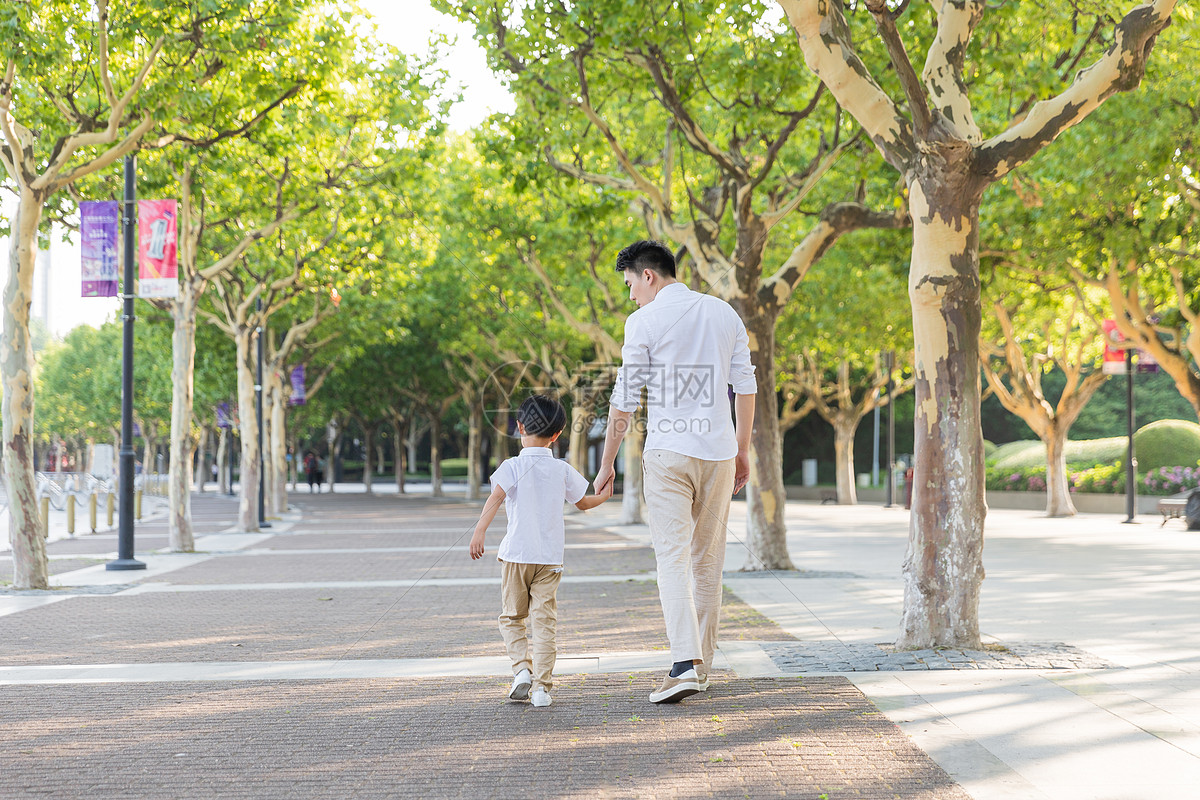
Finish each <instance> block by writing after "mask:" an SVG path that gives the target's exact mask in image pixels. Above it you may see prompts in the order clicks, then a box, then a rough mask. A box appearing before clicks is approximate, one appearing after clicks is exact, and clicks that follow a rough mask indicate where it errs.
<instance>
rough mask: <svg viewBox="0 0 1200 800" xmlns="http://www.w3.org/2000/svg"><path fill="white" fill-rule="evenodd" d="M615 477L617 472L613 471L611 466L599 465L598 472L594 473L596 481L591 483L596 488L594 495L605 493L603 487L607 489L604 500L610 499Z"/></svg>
mask: <svg viewBox="0 0 1200 800" xmlns="http://www.w3.org/2000/svg"><path fill="white" fill-rule="evenodd" d="M616 477H617V472H616V470H615V469H613V465H612V464H601V465H600V471H599V472H597V473H596V480H594V481H592V485H593V486H595V487H596V494H597V495H599V494H601V493H602V492H604V491H605V487H607V490H608V494H607V495H606V496H605V499H607V498H609V497H612V492H613V485H614V484H615V483H616Z"/></svg>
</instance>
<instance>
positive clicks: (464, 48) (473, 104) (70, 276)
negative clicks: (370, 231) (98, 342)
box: [0, 0, 513, 337]
mask: <svg viewBox="0 0 1200 800" xmlns="http://www.w3.org/2000/svg"><path fill="white" fill-rule="evenodd" d="M360 5H361V6H362V7H363V8H364V9H365V10H366V11H367V12H368V13H369V14H371V15H372V16H373V17H374V18H375V21H376V23H377V25H378V35H379V37H380V39H382V40H383V41H385V42H388V43H389V44H393V45H395V46H396V47H398V48H399V49H400V50H402V51H403V52H405V53H410V54H419V55H424V54H425V53H426V52H427V50H428V42H429V39H430V38H431V37H432V36H435V35H437V34H446V35H447V36H449V37H451V38H452V39H453V40H455V44H454V45H453V46H452V47H450V48H448V49H446V50H445V58H444V60H443V61H442V62H441V63H440V66H442V67H443V68H444V69H445V70H446V71H447V72H448V73H449V75H450V82H451V83H452V84H453V85H455V86H461V87H462V91H463V100H462V102H460V103H458V104H456V105H455V106H454V108H453V109H452V110H451V112H450V120H449V121H450V126H451V127H452V128H454V129H455V130H460V131H461V130H466V129H468V128H470V127H472V126H474V125H476V124H477V123H479V122H480V121H482V120H483V119H485V118H486V117H487V116H488V115H489V114H490V113H492V112H494V111H510V110H512V107H513V102H512V98H511V96H510V95H509V94H508V91H507V90H506V89H505V88H504V86H503V85H502V84H501V83H500V81H499V80H497V79H496V77H495V76H494V75H492V73H491V72H489V71H488V68H487V62H486V59H485V57H484V53H483V50H482V49H480V48H479V46H478V45H476V44H475V42H474V40H473V39H472V30H471V27H470V26H468V25H465V24H462V23H459V22H458V21H456V20H454V19H451V18H450V17H447V16H445V15H443V14H440V13H438V12H437V11H434V10H433V9H432V8H430V6H429V3H428V0H401V2H397V0H360ZM0 202H2V204H3V205H2V208H3V213H4V216H5V218H7V219H11V213H12V211H13V210H14V209H13V205H14V204H13V202H12V199H11V196H5V197H4V198H3V200H2V201H0ZM52 239H53V241H52V242H51V246H50V248H49V251H48V252H43V253H41V254H39V256H38V266H37V269H36V270H35V271H34V289H33V308H32V311H31V313H32V316H34V317H37V318H40V319H43V320H45V321H46V323H47V326H48V327H49V328H50V330H51V332H52V333H53V334H54V335H56V336H59V337H61V336H63V335H65V334H66V333H67V332H68V331H70V330H71V329H72V328H74V327H75V326H77V325H79V324H88V325H100V324H101V323H103V322H104V321H106V320H108V319H113V318H114V317H115V316H116V315H117V313H118V312H119V310H120V301H119V300H118V299H117V298H115V297H107V298H99V297H88V298H81V297H80V296H79V292H80V253H79V247H78V244H77V243H75V242H73V241H72V242H64V241H62V234H61V232H56V233H55V235H54V236H53V237H52ZM0 247H2V248H3V252H4V254H5V255H7V253H8V241H7V239H2V238H0ZM5 261H6V262H7V259H5ZM47 278H48V280H47Z"/></svg>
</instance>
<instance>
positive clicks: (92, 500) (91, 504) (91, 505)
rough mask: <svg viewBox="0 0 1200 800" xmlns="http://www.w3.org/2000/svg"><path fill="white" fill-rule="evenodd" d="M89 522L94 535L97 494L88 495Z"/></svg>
mask: <svg viewBox="0 0 1200 800" xmlns="http://www.w3.org/2000/svg"><path fill="white" fill-rule="evenodd" d="M88 522H90V523H91V524H92V533H95V532H96V493H95V492H92V493H91V494H90V495H88Z"/></svg>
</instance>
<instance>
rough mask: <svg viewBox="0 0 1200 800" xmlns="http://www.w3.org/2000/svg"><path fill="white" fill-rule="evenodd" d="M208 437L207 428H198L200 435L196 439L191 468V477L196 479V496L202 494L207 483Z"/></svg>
mask: <svg viewBox="0 0 1200 800" xmlns="http://www.w3.org/2000/svg"><path fill="white" fill-rule="evenodd" d="M208 437H209V430H208V427H207V426H202V427H201V428H200V435H199V436H198V437H197V439H196V460H195V466H194V467H193V468H192V469H193V472H192V475H193V477H194V478H195V479H196V480H195V488H196V493H197V494H203V493H204V486H205V484H207V483H208V475H209V469H208Z"/></svg>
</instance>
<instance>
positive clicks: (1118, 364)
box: [1101, 319, 1125, 375]
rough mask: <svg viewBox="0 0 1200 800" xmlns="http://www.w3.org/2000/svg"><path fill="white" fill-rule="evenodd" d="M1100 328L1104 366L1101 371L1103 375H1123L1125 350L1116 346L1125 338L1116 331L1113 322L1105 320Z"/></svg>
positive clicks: (1115, 325)
mask: <svg viewBox="0 0 1200 800" xmlns="http://www.w3.org/2000/svg"><path fill="white" fill-rule="evenodd" d="M1101 327H1102V328H1103V329H1104V364H1103V365H1102V367H1101V369H1102V371H1103V372H1104V374H1105V375H1124V374H1125V348H1123V347H1118V346H1117V345H1119V344H1121V343H1122V342H1124V341H1125V337H1124V336H1122V335H1121V332H1120V331H1119V330H1117V323H1116V321H1115V320H1111V319H1106V320H1104V322H1103V323H1102V325H1101Z"/></svg>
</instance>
